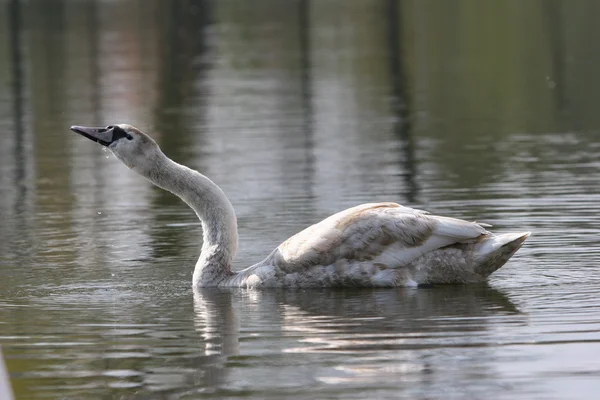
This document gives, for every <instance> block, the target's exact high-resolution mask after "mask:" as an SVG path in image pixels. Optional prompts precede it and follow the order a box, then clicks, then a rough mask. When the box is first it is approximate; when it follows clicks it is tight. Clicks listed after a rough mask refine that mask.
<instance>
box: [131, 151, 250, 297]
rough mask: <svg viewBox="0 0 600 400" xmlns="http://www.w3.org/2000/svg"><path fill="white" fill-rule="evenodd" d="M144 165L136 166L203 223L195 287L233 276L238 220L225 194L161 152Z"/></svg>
mask: <svg viewBox="0 0 600 400" xmlns="http://www.w3.org/2000/svg"><path fill="white" fill-rule="evenodd" d="M149 161H150V162H149V163H148V164H147V165H146V167H145V168H137V167H136V168H135V170H136V172H138V173H140V174H141V175H142V176H144V177H145V178H146V179H148V180H149V181H150V182H152V183H153V184H155V185H156V186H158V187H161V188H163V189H165V190H168V191H169V192H171V193H173V194H175V195H177V196H178V197H180V198H181V199H182V200H183V201H184V202H186V203H187V205H189V206H190V207H191V208H192V209H193V210H194V211H195V212H196V214H197V215H198V218H200V221H201V222H202V233H203V241H202V250H201V253H200V258H199V259H198V262H197V263H196V268H195V269H194V277H193V282H194V286H196V287H197V286H213V285H216V284H218V282H219V281H220V280H222V279H223V278H225V277H226V276H228V275H231V268H230V267H231V263H232V261H233V259H234V257H235V253H236V251H237V244H238V233H237V219H236V217H235V211H234V210H233V206H232V205H231V202H230V201H229V199H227V197H226V196H225V193H223V191H222V190H221V188H219V187H218V186H217V185H216V184H215V183H214V182H213V181H211V180H210V179H208V178H207V177H206V176H204V175H202V174H201V173H199V172H198V171H194V170H193V169H190V168H188V167H185V166H183V165H181V164H178V163H176V162H175V161H173V160H171V159H170V158H168V157H167V156H165V155H164V154H163V153H162V152H160V151H159V152H157V153H156V154H155V155H154V156H153V157H151V158H150V160H149Z"/></svg>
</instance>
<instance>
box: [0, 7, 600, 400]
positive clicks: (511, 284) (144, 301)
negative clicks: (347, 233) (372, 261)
mask: <svg viewBox="0 0 600 400" xmlns="http://www.w3.org/2000/svg"><path fill="white" fill-rule="evenodd" d="M143 4H144V6H143V7H140V2H139V1H137V0H122V1H118V2H115V1H85V2H81V1H74V0H31V1H28V2H23V1H17V0H10V1H7V2H2V3H0V10H2V11H4V13H3V14H2V15H3V18H4V22H5V23H4V24H3V25H1V26H0V31H1V32H2V33H4V35H2V37H4V38H5V40H3V41H2V40H0V66H1V67H2V68H0V88H2V89H3V90H0V116H1V117H2V118H0V129H2V132H3V135H2V139H3V143H2V146H0V221H1V222H0V278H1V279H0V343H1V344H2V348H3V351H4V354H5V357H6V361H7V365H8V368H9V370H10V372H11V377H12V380H13V385H14V387H15V391H16V394H17V397H18V398H40V397H57V396H59V397H72V398H83V397H86V396H87V397H95V398H101V397H110V396H113V397H125V398H127V397H131V396H141V397H143V396H145V395H148V396H153V395H155V396H158V397H161V396H162V397H173V398H186V397H187V398H197V397H201V396H205V397H210V396H212V397H215V398H222V397H230V396H244V397H255V398H264V397H268V396H270V397H273V398H281V397H286V396H287V397H297V398H306V397H309V396H311V397H315V398H323V397H331V398H336V397H337V398H352V397H355V398H370V397H373V395H374V393H377V394H378V395H381V397H406V398H452V397H455V398H468V397H471V398H482V397H494V398H511V399H513V398H532V397H544V398H546V397H552V396H555V397H560V398H567V397H578V398H582V397H589V393H596V392H597V391H598V385H599V383H598V380H597V379H596V376H597V374H598V373H599V371H600V368H599V367H598V363H597V359H598V357H597V356H596V353H597V352H598V349H599V348H600V347H599V346H600V342H599V340H598V338H599V337H600V317H599V315H600V309H599V305H598V302H597V293H598V290H599V288H600V278H599V277H600V255H599V253H598V251H597V247H598V246H597V243H596V242H597V241H596V237H597V230H598V226H600V208H599V207H600V206H599V204H600V195H598V193H600V180H599V179H598V176H597V175H598V167H599V164H598V161H597V160H598V159H600V146H599V145H598V140H597V137H598V134H597V133H598V130H599V129H600V119H599V115H600V114H599V113H598V112H597V104H599V103H600V98H599V93H600V88H599V87H598V86H599V85H600V80H598V79H596V75H597V71H598V69H599V68H600V53H599V52H598V51H597V49H596V47H597V44H596V41H595V40H593V39H594V38H596V37H598V30H599V29H600V25H599V24H598V23H597V21H598V15H600V3H598V2H597V1H594V0H581V1H577V2H559V1H554V0H551V1H544V2H494V3H491V2H473V1H471V0H456V1H454V2H431V1H413V0H404V1H391V0H372V1H362V0H329V1H327V2H321V1H311V0H285V1H282V0H256V1H252V2H239V1H237V0H219V1H208V0H207V1H200V2H199V1H192V0H175V1H165V0H144V2H143ZM507 27H510V29H507ZM499 32H500V33H501V34H499ZM122 121H127V122H130V123H132V124H134V125H138V126H140V127H141V128H144V129H145V130H147V131H148V132H151V133H152V134H153V135H156V136H157V138H158V141H159V143H160V145H161V146H162V147H163V149H165V151H166V152H167V153H168V155H169V156H171V157H172V158H174V159H176V160H178V161H180V162H183V163H185V164H188V165H190V166H192V167H195V168H197V169H199V170H201V171H202V172H204V173H205V174H206V175H207V176H209V177H210V178H211V179H213V180H214V181H215V182H216V183H218V184H219V185H220V186H221V187H222V188H223V189H224V191H225V192H226V193H227V195H228V196H229V197H230V199H231V200H232V203H233V204H234V207H235V209H236V213H237V216H238V220H239V223H238V225H239V228H240V237H241V245H242V247H241V249H240V252H239V257H238V259H239V263H240V264H239V265H240V266H242V265H244V266H245V265H250V264H253V263H254V262H257V261H259V260H260V259H262V258H264V256H265V254H267V253H268V252H269V251H271V250H272V249H273V248H274V247H275V246H277V245H278V244H279V243H280V241H281V240H282V239H284V238H287V237H289V236H291V235H292V234H294V233H296V232H298V231H300V230H301V229H303V228H305V227H306V226H307V225H309V224H311V223H314V222H316V221H319V220H320V219H322V218H323V217H325V216H327V215H331V214H332V213H334V212H336V211H339V210H341V209H344V208H346V207H349V206H352V205H356V204H358V203H362V202H370V201H397V202H400V203H409V205H411V206H416V207H421V208H425V209H429V210H430V211H433V212H436V213H439V214H443V215H456V216H458V217H461V218H466V219H475V218H482V217H483V221H482V222H488V223H492V224H494V225H495V229H497V230H498V231H511V230H513V229H514V227H516V226H519V227H522V228H523V229H526V230H531V231H533V232H534V234H533V236H532V237H531V239H530V240H529V241H528V242H527V245H526V246H525V247H524V248H523V249H522V250H521V251H520V252H519V253H518V254H517V256H516V257H515V258H513V259H512V260H511V262H510V263H509V264H508V265H506V266H505V267H504V268H502V269H501V270H499V271H498V272H496V273H495V274H494V275H493V276H492V278H491V280H490V285H491V287H474V288H471V287H469V288H464V287H456V288H433V289H427V290H418V291H410V290H409V291H403V290H392V291H333V292H329V291H326V292H320V291H312V292H290V293H286V292H264V293H254V292H244V291H233V292H226V293H222V292H219V293H211V292H204V291H199V292H198V293H196V294H195V297H194V294H193V293H192V291H191V290H190V288H189V282H190V281H191V272H192V269H193V263H194V261H195V260H196V259H197V256H198V251H199V243H198V242H199V240H200V232H199V226H198V225H197V219H196V217H195V215H193V213H192V212H191V211H189V210H188V209H187V207H186V206H185V205H184V204H182V203H181V202H180V201H179V200H178V199H176V198H175V197H173V196H171V195H169V194H168V193H163V192H162V191H160V190H157V189H154V188H152V187H150V185H149V184H147V183H146V182H144V181H143V180H141V179H140V178H139V177H138V176H136V175H135V174H133V173H128V171H126V170H124V169H122V166H121V165H119V163H117V162H116V161H115V160H114V159H112V158H110V157H109V158H107V156H108V154H107V153H104V152H102V151H101V150H99V149H97V148H95V147H93V146H89V145H88V144H87V143H85V142H82V141H80V140H78V138H76V137H75V136H74V135H71V134H70V133H69V132H68V131H67V127H68V126H70V125H72V124H84V125H92V124H108V123H111V122H122ZM192 298H194V301H193V302H192ZM509 299H510V300H509ZM513 303H514V304H513ZM273 377H276V379H275V378H273ZM548 377H551V378H552V379H548ZM574 382H576V385H574V384H573V383H574Z"/></svg>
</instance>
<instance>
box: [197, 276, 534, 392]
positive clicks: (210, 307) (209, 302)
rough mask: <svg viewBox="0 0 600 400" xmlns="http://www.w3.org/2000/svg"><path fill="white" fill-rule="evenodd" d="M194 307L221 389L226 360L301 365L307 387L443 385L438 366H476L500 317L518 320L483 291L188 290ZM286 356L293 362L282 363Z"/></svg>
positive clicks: (499, 296)
mask: <svg viewBox="0 0 600 400" xmlns="http://www.w3.org/2000/svg"><path fill="white" fill-rule="evenodd" d="M194 309H195V313H196V316H195V320H194V321H195V325H196V329H197V331H199V332H200V333H201V335H202V337H203V339H204V341H205V354H206V355H210V356H213V357H220V359H219V360H220V361H219V362H217V364H219V363H220V364H221V368H222V370H221V371H220V373H221V375H220V383H224V382H226V381H229V382H235V381H236V378H235V376H229V377H226V375H225V374H227V373H228V372H227V369H228V368H227V365H228V364H230V363H232V362H233V363H234V364H235V365H236V366H240V367H242V366H249V365H254V364H252V363H254V362H258V361H260V363H261V364H262V363H267V364H270V363H273V364H274V365H273V367H274V368H275V369H277V370H279V371H280V372H281V373H284V371H286V370H287V367H288V364H289V363H290V362H292V360H293V366H294V369H295V371H297V370H298V367H299V365H303V364H305V363H306V365H308V366H310V367H307V369H306V371H305V372H304V374H305V379H307V381H309V380H313V381H314V380H317V381H320V382H322V383H325V384H339V383H351V382H353V383H357V382H364V383H373V382H378V381H381V382H383V381H386V380H389V379H392V377H391V376H392V375H393V379H395V380H399V379H400V380H402V379H405V380H415V379H418V380H421V379H435V376H436V374H437V371H441V372H443V373H440V376H441V377H442V376H443V377H446V378H447V377H448V373H447V368H448V367H449V365H451V363H452V362H456V360H457V358H456V357H457V354H460V353H465V349H467V348H468V353H469V357H472V358H473V359H474V360H476V359H480V361H482V362H483V363H484V364H485V362H484V361H485V359H490V358H491V357H492V356H493V353H494V351H495V350H494V346H495V345H496V343H495V342H494V343H493V342H492V340H494V339H493V338H494V337H496V339H497V335H491V334H489V333H490V332H491V331H493V330H494V329H496V326H500V324H499V323H498V322H499V320H500V319H501V320H502V325H503V326H505V325H506V324H507V323H514V324H523V323H525V322H526V320H525V319H524V316H523V314H521V313H520V312H519V310H518V308H517V307H516V306H515V305H514V304H513V303H512V302H511V301H510V299H509V298H508V297H507V296H505V295H504V294H503V293H502V292H500V291H498V290H495V289H493V288H491V287H489V286H487V285H484V286H474V287H464V286H458V287H457V286H449V287H436V288H433V289H416V290H415V289H398V290H335V291H331V290H308V291H248V290H242V289H225V290H223V289H197V290H195V292H194ZM498 329H499V328H498ZM290 353H293V354H295V355H294V356H291V355H288V356H285V354H290ZM449 362H450V364H449ZM475 365H481V362H480V363H475ZM289 366H290V370H291V369H292V368H291V367H292V364H290V365H289ZM230 372H231V371H230ZM469 372H473V371H469V369H468V368H467V370H466V371H465V372H464V373H469ZM457 373H458V372H457ZM478 373H483V374H485V373H486V371H485V370H483V371H482V370H479V371H478ZM490 373H491V372H490ZM215 383H216V382H215ZM271 383H272V382H271ZM253 384H254V383H253Z"/></svg>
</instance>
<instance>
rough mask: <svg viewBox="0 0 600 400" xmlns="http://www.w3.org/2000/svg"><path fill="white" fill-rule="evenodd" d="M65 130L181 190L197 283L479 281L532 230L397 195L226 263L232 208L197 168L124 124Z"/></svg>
mask: <svg viewBox="0 0 600 400" xmlns="http://www.w3.org/2000/svg"><path fill="white" fill-rule="evenodd" d="M71 130H72V131H74V132H76V133H78V134H80V135H82V136H84V137H87V138H88V139H91V140H93V141H95V142H98V143H100V144H101V145H103V146H106V147H108V148H109V149H110V150H111V151H112V153H113V154H114V155H115V156H116V157H117V158H118V159H119V160H121V161H122V162H123V163H124V164H125V165H126V166H127V167H129V168H130V169H132V170H134V171H135V172H137V173H138V174H140V175H142V176H143V177H144V178H146V179H147V180H149V181H150V182H152V183H153V184H154V185H156V186H158V187H160V188H162V189H164V190H167V191H169V192H171V193H173V194H175V195H176V196H178V197H180V198H181V199H182V200H183V201H184V202H185V203H187V205H188V206H190V207H191V208H192V209H193V210H194V211H195V212H196V214H197V216H198V218H199V219H200V221H201V225H202V232H203V241H202V248H201V252H200V257H199V258H198V261H197V263H196V267H195V269H194V273H193V285H194V287H241V288H267V287H281V288H307V287H339V286H353V287H395V286H418V285H427V284H443V283H454V284H457V283H473V282H482V281H485V280H486V279H487V278H488V276H489V275H490V274H491V273H492V272H494V271H496V270H497V269H498V268H500V267H501V266H502V265H504V263H506V261H508V259H509V258H510V257H511V256H512V255H513V254H514V253H515V252H516V251H517V250H518V249H519V248H520V247H521V245H522V244H523V242H524V241H525V240H526V239H527V238H528V237H529V235H530V232H520V233H506V234H502V235H494V234H492V233H491V232H489V231H487V230H486V228H489V227H490V225H487V224H483V223H477V222H468V221H464V220H460V219H455V218H449V217H442V216H436V215H432V214H430V213H428V212H426V211H422V210H417V209H412V208H409V207H404V206H401V205H399V204H396V203H369V204H362V205H358V206H356V207H352V208H349V209H347V210H344V211H341V212H338V213H337V214H334V215H332V216H330V217H328V218H326V219H324V220H323V221H321V222H319V223H317V224H315V225H312V226H310V227H308V228H306V229H304V230H303V231H301V232H299V233H297V234H296V235H294V236H292V237H291V238H289V239H288V240H286V241H285V242H283V243H282V244H280V245H279V246H278V247H277V248H276V249H275V250H273V251H272V252H271V253H270V254H269V255H268V256H267V258H265V259H264V260H263V261H261V262H259V263H257V264H255V265H252V266H251V267H248V268H246V269H243V270H241V271H235V272H234V271H232V270H231V266H232V263H233V259H234V257H235V254H236V250H237V247H238V232H237V220H236V216H235V211H234V209H233V206H232V205H231V202H230V201H229V199H228V198H227V197H226V196H225V193H224V192H223V191H222V190H221V188H219V187H218V186H217V185H216V184H215V183H213V182H212V181H211V180H210V179H209V178H207V177H206V176H204V175H202V174H201V173H199V172H198V171H195V170H193V169H190V168H188V167H186V166H184V165H181V164H178V163H176V162H175V161H173V160H171V159H170V158H168V157H167V156H166V155H165V154H164V153H163V152H162V151H161V149H160V148H159V146H158V145H157V144H156V142H155V141H154V140H153V139H152V138H151V137H150V136H148V135H147V134H145V133H143V132H142V131H140V130H139V129H137V128H135V127H133V126H131V125H128V124H118V125H109V126H107V127H104V128H96V127H85V126H77V125H74V126H72V127H71Z"/></svg>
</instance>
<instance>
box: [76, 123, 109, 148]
mask: <svg viewBox="0 0 600 400" xmlns="http://www.w3.org/2000/svg"><path fill="white" fill-rule="evenodd" d="M71 130H72V131H73V132H76V133H79V134H80V135H82V136H85V137H86V138H88V139H91V140H93V141H94V142H98V143H100V144H101V145H102V146H109V145H110V144H111V143H113V142H115V141H117V140H118V139H121V136H120V135H115V134H114V133H115V127H114V126H111V125H109V126H107V127H106V128H89V127H87V126H78V125H73V126H72V127H71Z"/></svg>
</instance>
